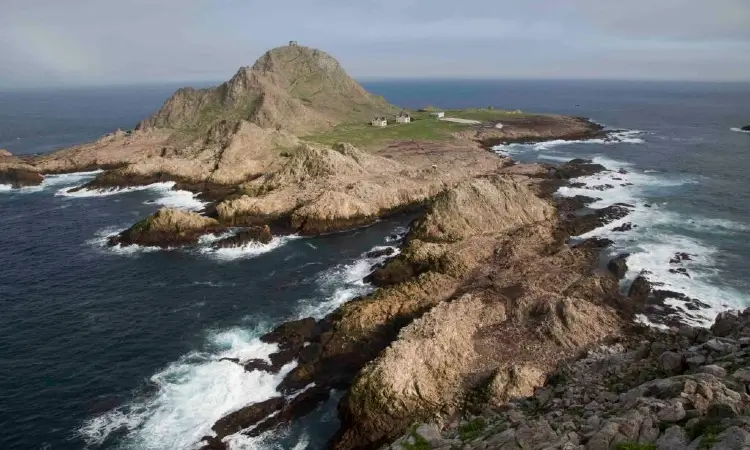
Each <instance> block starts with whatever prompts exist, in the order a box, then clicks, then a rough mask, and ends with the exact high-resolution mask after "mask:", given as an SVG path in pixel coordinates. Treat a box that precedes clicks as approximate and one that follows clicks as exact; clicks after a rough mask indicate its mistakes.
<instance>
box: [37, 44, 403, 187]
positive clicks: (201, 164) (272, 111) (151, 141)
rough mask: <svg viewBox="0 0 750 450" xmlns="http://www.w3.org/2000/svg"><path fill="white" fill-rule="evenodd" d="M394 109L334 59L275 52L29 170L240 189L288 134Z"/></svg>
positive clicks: (267, 164)
mask: <svg viewBox="0 0 750 450" xmlns="http://www.w3.org/2000/svg"><path fill="white" fill-rule="evenodd" d="M394 111H396V108H395V107H394V106H392V105H389V104H388V103H387V102H386V101H385V100H384V99H382V98H381V97H376V96H373V95H371V94H369V93H367V92H366V91H365V90H364V89H363V88H362V87H361V86H360V85H359V84H357V83H356V82H355V81H354V80H353V79H352V78H350V77H349V76H348V75H347V74H346V73H345V72H344V71H343V69H342V68H341V67H340V65H339V63H338V62H337V61H336V60H335V59H334V58H332V57H331V56H330V55H328V54H326V53H324V52H322V51H320V50H315V49H310V48H306V47H299V46H294V47H291V46H289V47H279V48H276V49H273V50H270V51H269V52H267V53H266V54H265V55H263V56H262V57H261V58H260V59H258V61H257V62H256V63H255V64H254V65H253V66H252V67H244V68H241V69H240V70H239V71H238V72H237V74H236V75H235V76H234V77H233V78H232V79H231V80H229V81H227V82H226V83H223V84H221V85H220V86H217V87H215V88H210V89H203V90H196V89H192V88H185V89H180V90H179V91H177V92H176V93H175V94H174V95H173V96H172V97H171V98H170V99H168V100H167V101H166V102H165V103H164V105H163V106H162V108H161V109H160V110H159V111H158V112H157V113H156V114H154V115H153V116H152V117H150V118H148V119H146V120H144V121H143V122H141V123H140V124H139V125H138V127H137V129H136V130H134V131H132V132H122V131H119V130H118V131H117V132H115V133H112V134H110V135H108V136H105V137H103V138H101V139H99V140H98V141H96V142H94V143H91V144H85V145H81V146H77V147H73V148H70V149H66V150H62V151H58V152H54V153H51V154H49V155H44V156H41V157H39V158H37V159H36V160H35V165H36V166H37V167H39V169H40V170H41V171H42V172H46V173H53V172H71V171H80V170H87V169H92V168H111V167H118V166H128V167H126V168H123V169H122V175H123V176H131V179H135V177H132V176H133V175H138V176H146V177H148V176H152V175H154V174H164V175H165V176H168V177H171V179H175V180H177V181H180V180H182V181H189V182H193V183H195V182H199V181H204V182H209V183H214V184H239V183H242V182H243V181H246V180H248V179H252V178H253V177H256V176H258V175H260V174H261V173H264V172H266V171H267V170H268V169H269V168H271V167H273V165H274V164H275V161H277V160H278V159H279V154H280V153H283V152H285V151H288V150H290V149H293V148H294V147H296V146H297V145H298V141H297V138H296V137H294V134H304V133H308V132H311V131H315V130H321V129H327V128H329V127H331V126H333V125H335V124H338V123H341V122H343V121H364V120H369V118H370V117H371V116H372V115H373V114H386V113H391V112H394ZM115 179H116V177H110V178H109V180H113V181H114V180H115ZM102 184H103V181H102V180H100V181H99V185H100V186H101V185H102ZM121 184H122V182H119V183H118V184H117V185H121Z"/></svg>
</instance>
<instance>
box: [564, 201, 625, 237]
mask: <svg viewBox="0 0 750 450" xmlns="http://www.w3.org/2000/svg"><path fill="white" fill-rule="evenodd" d="M631 207H632V205H628V204H626V203H617V204H614V205H611V206H607V207H606V208H601V209H595V210H593V212H591V213H590V214H585V215H581V216H575V217H573V218H571V219H570V220H568V232H569V233H570V234H571V235H572V236H580V235H582V234H584V233H588V232H589V231H592V230H595V229H597V228H599V227H601V226H603V225H606V224H608V223H610V222H614V221H615V220H618V219H622V218H623V217H626V216H627V215H628V214H630V208H631Z"/></svg>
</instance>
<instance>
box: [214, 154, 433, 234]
mask: <svg viewBox="0 0 750 450" xmlns="http://www.w3.org/2000/svg"><path fill="white" fill-rule="evenodd" d="M444 188H445V183H444V179H443V178H442V177H440V176H439V174H436V173H430V172H421V171H419V170H416V171H415V170H413V169H408V168H407V167H405V166H403V165H402V164H400V163H398V162H396V161H393V160H390V159H387V158H383V157H380V156H376V155H372V154H369V153H365V152H362V151H360V150H358V149H356V148H354V147H353V146H351V145H349V144H338V145H335V146H334V147H333V148H327V147H323V146H314V145H309V144H306V145H304V146H302V147H300V148H299V149H297V150H296V152H295V153H294V155H293V156H292V157H291V158H289V160H288V161H287V162H286V163H285V164H284V165H283V166H282V167H281V168H280V169H279V170H277V171H275V172H271V173H269V174H267V175H264V176H262V177H260V178H258V179H256V180H254V181H252V182H249V183H246V184H245V185H243V186H242V190H243V191H244V192H245V194H244V195H242V196H236V197H235V198H232V199H229V200H226V201H224V202H221V203H220V204H218V205H217V207H216V211H217V214H218V218H219V219H220V220H221V221H222V222H223V223H227V224H232V225H252V224H257V223H268V222H269V221H270V222H271V223H274V224H275V225H276V226H278V227H280V228H282V229H283V228H286V229H287V230H288V231H294V232H300V233H303V234H320V233H323V232H328V231H336V230H341V229H346V228H352V227H355V226H359V225H365V224H369V223H372V222H373V221H375V220H376V219H378V218H379V217H382V216H383V215H386V214H388V213H392V212H395V211H399V210H403V209H405V208H408V207H413V206H417V205H419V204H420V203H422V202H424V201H426V200H427V199H429V198H431V197H433V196H435V195H437V194H438V193H439V192H440V191H442V190H443V189H444Z"/></svg>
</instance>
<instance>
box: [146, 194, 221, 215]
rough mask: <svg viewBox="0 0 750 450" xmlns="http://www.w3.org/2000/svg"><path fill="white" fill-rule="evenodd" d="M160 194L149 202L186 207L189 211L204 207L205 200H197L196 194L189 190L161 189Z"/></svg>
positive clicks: (179, 207)
mask: <svg viewBox="0 0 750 450" xmlns="http://www.w3.org/2000/svg"><path fill="white" fill-rule="evenodd" d="M159 193H160V194H162V195H161V196H160V197H158V198H157V199H156V200H153V201H151V202H149V203H156V204H157V205H161V206H166V207H168V208H177V209H187V210H190V211H198V210H201V209H203V208H205V207H206V204H207V203H206V202H204V201H201V200H198V198H197V196H198V194H194V193H192V192H190V191H182V190H179V191H174V190H171V189H170V190H167V191H161V190H159Z"/></svg>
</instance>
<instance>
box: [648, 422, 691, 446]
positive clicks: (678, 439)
mask: <svg viewBox="0 0 750 450" xmlns="http://www.w3.org/2000/svg"><path fill="white" fill-rule="evenodd" d="M689 442H690V438H689V437H688V434H687V433H686V432H685V430H684V429H683V428H682V427H680V426H678V425H673V426H671V427H669V428H667V431H665V432H664V434H663V435H661V437H660V438H659V439H658V440H657V441H656V450H683V449H685V448H687V446H688V443H689Z"/></svg>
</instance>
